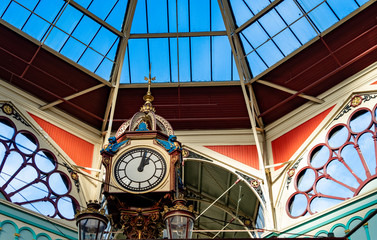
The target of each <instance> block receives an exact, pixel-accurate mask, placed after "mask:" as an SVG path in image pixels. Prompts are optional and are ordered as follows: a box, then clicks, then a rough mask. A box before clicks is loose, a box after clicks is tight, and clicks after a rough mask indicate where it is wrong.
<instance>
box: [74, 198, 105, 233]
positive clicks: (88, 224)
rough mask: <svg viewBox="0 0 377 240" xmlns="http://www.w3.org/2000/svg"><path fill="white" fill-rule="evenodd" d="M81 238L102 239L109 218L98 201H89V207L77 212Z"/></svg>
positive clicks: (77, 223)
mask: <svg viewBox="0 0 377 240" xmlns="http://www.w3.org/2000/svg"><path fill="white" fill-rule="evenodd" d="M75 217H76V225H77V226H78V228H79V229H78V230H79V240H100V239H102V235H103V233H104V231H105V229H106V227H107V223H108V222H109V220H108V219H107V217H106V216H105V215H104V210H100V205H99V204H98V203H97V202H89V203H88V208H87V209H85V210H83V211H80V212H78V213H77V214H76V216H75Z"/></svg>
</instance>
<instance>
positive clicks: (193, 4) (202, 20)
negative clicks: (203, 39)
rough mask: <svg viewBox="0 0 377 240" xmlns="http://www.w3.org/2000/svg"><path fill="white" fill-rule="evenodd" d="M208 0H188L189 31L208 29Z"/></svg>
mask: <svg viewBox="0 0 377 240" xmlns="http://www.w3.org/2000/svg"><path fill="white" fill-rule="evenodd" d="M210 11H211V10H210V2H209V0H206V1H203V0H190V31H191V32H205V31H209V30H210Z"/></svg>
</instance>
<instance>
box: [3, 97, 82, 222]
mask: <svg viewBox="0 0 377 240" xmlns="http://www.w3.org/2000/svg"><path fill="white" fill-rule="evenodd" d="M4 106H5V107H4ZM9 109H12V110H11V111H10V110H9ZM2 110H3V113H5V114H6V115H8V116H6V115H2V114H0V195H2V196H0V197H3V198H5V199H7V200H8V201H11V202H13V203H15V204H18V205H20V206H23V207H25V208H28V209H30V210H32V211H35V212H38V213H40V214H43V215H46V216H49V217H53V218H61V219H66V220H73V219H74V215H75V211H76V209H77V208H78V206H79V204H78V201H77V200H76V199H75V197H73V196H72V192H73V191H72V188H73V187H72V182H71V178H70V176H69V174H67V171H66V170H67V169H65V168H64V167H62V166H59V162H58V161H57V158H56V156H55V154H54V153H53V151H52V149H48V148H45V147H42V146H41V145H42V144H40V143H41V142H42V141H44V140H45V139H43V138H41V137H39V136H36V135H35V131H33V129H32V128H30V126H29V125H28V124H27V123H26V122H25V121H24V120H23V124H19V125H18V126H17V124H15V121H18V120H20V116H19V115H17V116H18V119H17V118H16V117H14V115H15V110H14V109H13V107H12V106H10V105H8V104H4V105H2ZM25 123H26V124H25ZM20 126H24V127H20ZM43 146H48V145H47V144H43Z"/></svg>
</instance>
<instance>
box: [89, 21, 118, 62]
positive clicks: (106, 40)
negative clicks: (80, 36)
mask: <svg viewBox="0 0 377 240" xmlns="http://www.w3.org/2000/svg"><path fill="white" fill-rule="evenodd" d="M116 39H117V36H116V35H115V34H114V33H112V32H110V31H109V30H107V29H106V28H104V27H101V29H100V30H99V32H98V33H97V35H96V36H95V38H94V39H93V41H92V42H91V43H90V46H91V47H92V48H94V49H95V50H96V51H98V52H100V53H101V54H102V55H106V54H107V52H108V51H109V50H110V48H111V47H112V46H113V44H114V41H115V40H116ZM112 60H114V59H112Z"/></svg>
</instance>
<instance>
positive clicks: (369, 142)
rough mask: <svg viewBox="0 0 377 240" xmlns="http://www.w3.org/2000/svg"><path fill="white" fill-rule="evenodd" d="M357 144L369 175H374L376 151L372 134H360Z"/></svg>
mask: <svg viewBox="0 0 377 240" xmlns="http://www.w3.org/2000/svg"><path fill="white" fill-rule="evenodd" d="M357 143H358V145H359V147H360V151H361V155H362V156H363V158H364V160H365V162H366V164H367V165H368V169H369V171H370V173H371V174H372V175H374V174H376V151H375V145H374V140H373V135H372V133H364V134H362V135H361V136H360V137H359V139H358V141H357Z"/></svg>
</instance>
